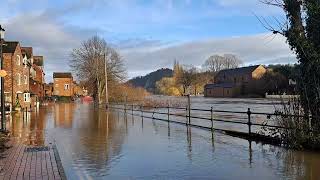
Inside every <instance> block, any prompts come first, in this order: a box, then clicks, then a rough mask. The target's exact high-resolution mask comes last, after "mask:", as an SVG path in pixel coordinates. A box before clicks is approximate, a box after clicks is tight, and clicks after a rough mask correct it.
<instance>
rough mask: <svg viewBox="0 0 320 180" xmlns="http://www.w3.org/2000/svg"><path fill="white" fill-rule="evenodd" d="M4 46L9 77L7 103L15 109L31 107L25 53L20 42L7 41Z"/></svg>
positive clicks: (6, 82)
mask: <svg viewBox="0 0 320 180" xmlns="http://www.w3.org/2000/svg"><path fill="white" fill-rule="evenodd" d="M5 44H6V45H5V46H3V64H4V70H6V71H7V74H8V75H7V76H6V77H5V78H4V81H5V84H4V91H5V102H6V104H10V105H11V106H12V107H13V108H25V107H29V106H30V103H31V101H30V92H29V68H30V67H29V65H28V62H27V59H28V58H27V57H26V58H24V56H27V55H28V56H30V53H28V52H25V51H24V50H23V48H22V47H21V46H20V43H19V42H16V41H6V42H5Z"/></svg>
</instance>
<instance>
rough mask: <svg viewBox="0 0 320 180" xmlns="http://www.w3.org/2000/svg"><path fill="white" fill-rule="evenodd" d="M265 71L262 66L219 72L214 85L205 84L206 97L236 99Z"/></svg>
mask: <svg viewBox="0 0 320 180" xmlns="http://www.w3.org/2000/svg"><path fill="white" fill-rule="evenodd" d="M266 72H267V69H266V68H265V67H263V66H262V65H256V66H248V67H242V68H235V69H226V70H221V71H220V72H218V74H217V75H216V77H215V80H214V82H215V83H214V84H206V85H205V87H204V96H206V97H236V96H239V95H241V94H242V93H243V89H245V88H246V87H247V85H248V84H249V83H250V82H251V81H254V80H257V79H260V78H261V77H262V76H263V75H264V74H265V73H266Z"/></svg>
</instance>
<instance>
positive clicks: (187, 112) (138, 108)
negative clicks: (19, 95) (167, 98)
mask: <svg viewBox="0 0 320 180" xmlns="http://www.w3.org/2000/svg"><path fill="white" fill-rule="evenodd" d="M109 107H110V108H112V109H118V110H124V112H125V113H128V111H131V114H132V115H136V116H142V117H146V118H152V119H158V120H164V121H168V122H170V121H171V122H177V121H173V120H171V119H170V117H171V116H175V117H185V118H186V122H185V123H183V124H186V125H192V126H198V127H202V128H208V129H211V130H217V128H215V127H214V122H224V123H232V124H242V125H247V126H248V134H249V135H251V134H252V133H253V132H252V126H259V127H268V128H278V129H289V128H287V127H283V126H279V125H274V124H267V123H257V122H252V116H253V115H264V116H266V117H267V119H270V117H271V116H282V117H304V116H299V115H292V114H282V113H260V112H252V111H251V109H250V108H248V109H247V111H227V110H214V109H213V107H211V108H210V109H199V108H190V107H189V106H187V107H170V106H167V107H157V106H142V105H136V104H110V106H109ZM156 110H166V111H165V112H164V111H163V112H159V111H156ZM173 110H176V111H177V110H183V112H184V114H181V113H180V114H178V113H174V112H173ZM194 111H197V112H207V113H210V115H209V117H202V116H195V115H192V114H191V112H194ZM134 112H140V114H139V115H137V114H134ZM144 113H149V114H152V116H151V117H150V116H146V115H144ZM217 113H226V114H240V115H245V116H246V120H247V121H246V122H245V121H239V120H228V119H221V118H216V117H215V115H216V114H217ZM155 114H158V115H166V116H167V118H166V119H164V118H156V117H154V115H155ZM192 119H200V120H206V121H210V122H211V125H210V127H208V126H202V125H196V124H192V122H191V121H192ZM178 123H182V122H180V121H179V122H178ZM218 130H223V131H225V130H227V129H218ZM310 130H311V129H310Z"/></svg>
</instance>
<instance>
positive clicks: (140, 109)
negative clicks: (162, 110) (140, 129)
mask: <svg viewBox="0 0 320 180" xmlns="http://www.w3.org/2000/svg"><path fill="white" fill-rule="evenodd" d="M140 111H141V118H142V119H143V110H142V105H141V106H140Z"/></svg>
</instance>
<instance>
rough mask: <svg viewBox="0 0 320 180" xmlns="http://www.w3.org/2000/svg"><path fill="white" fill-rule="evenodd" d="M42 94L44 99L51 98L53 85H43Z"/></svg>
mask: <svg viewBox="0 0 320 180" xmlns="http://www.w3.org/2000/svg"><path fill="white" fill-rule="evenodd" d="M44 94H45V97H47V98H48V97H49V98H50V97H52V95H53V83H49V84H45V85H44Z"/></svg>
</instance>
